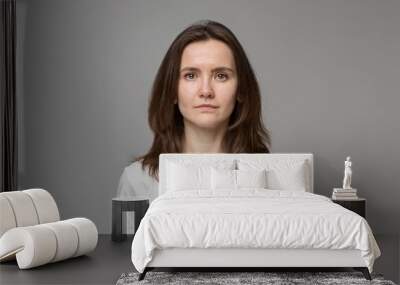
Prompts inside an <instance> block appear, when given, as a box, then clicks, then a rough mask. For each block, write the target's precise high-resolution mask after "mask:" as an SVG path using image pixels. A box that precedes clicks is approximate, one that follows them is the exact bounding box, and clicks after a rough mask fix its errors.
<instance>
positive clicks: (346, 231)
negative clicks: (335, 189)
mask: <svg viewBox="0 0 400 285" xmlns="http://www.w3.org/2000/svg"><path fill="white" fill-rule="evenodd" d="M170 247H179V248H188V247H194V248H302V249H304V248H306V249H313V248H318V249H358V250H360V251H361V256H362V258H363V259H364V260H365V264H366V266H367V267H368V269H369V271H370V272H372V268H373V264H374V261H375V259H376V258H377V257H379V256H380V250H379V247H378V245H377V243H376V241H375V239H374V236H373V234H372V231H371V229H370V227H369V225H368V223H367V221H366V220H365V219H364V218H362V217H361V216H359V215H357V214H355V213H353V212H352V211H349V210H347V209H344V208H342V207H341V206H339V205H337V204H335V203H333V202H332V201H331V200H330V199H329V198H327V197H324V196H321V195H317V194H312V193H307V192H299V191H283V190H281V191H279V190H266V189H246V190H240V191H233V192H231V191H228V190H227V191H225V192H219V193H218V194H217V196H216V193H208V192H205V191H203V192H199V191H180V192H170V193H166V194H163V195H161V196H159V197H158V198H156V199H155V200H154V201H153V202H152V203H151V205H150V207H149V209H148V211H147V213H146V215H145V217H144V218H143V219H142V221H141V223H140V226H139V228H138V230H137V232H136V234H135V237H134V239H133V242H132V262H133V265H134V266H135V268H136V269H137V270H138V271H139V272H143V270H144V268H145V267H146V265H147V264H148V263H149V262H150V261H151V259H152V255H153V251H154V249H156V248H158V249H163V248H170Z"/></svg>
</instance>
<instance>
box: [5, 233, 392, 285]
mask: <svg viewBox="0 0 400 285" xmlns="http://www.w3.org/2000/svg"><path fill="white" fill-rule="evenodd" d="M376 240H377V242H378V244H379V247H380V248H381V250H382V256H381V257H380V258H378V259H377V261H376V263H375V267H374V272H375V273H382V274H384V276H385V278H386V279H389V280H392V281H394V282H395V283H398V282H399V271H400V268H399V266H400V265H399V255H400V250H399V245H400V242H399V237H398V236H381V235H376ZM131 243H132V237H130V238H128V239H127V240H126V241H124V242H120V243H116V242H112V241H111V236H110V235H100V236H99V242H98V245H97V248H96V250H95V251H93V252H92V253H90V254H89V255H87V256H81V257H77V258H73V259H69V260H64V261H60V262H57V263H51V264H47V265H44V266H40V267H37V268H33V269H28V270H19V269H18V266H17V264H16V262H7V263H1V264H0V284H1V285H6V284H115V283H116V281H117V280H118V278H119V276H120V275H121V274H122V273H124V272H132V271H135V269H134V267H133V265H132V262H131V257H130V255H131Z"/></svg>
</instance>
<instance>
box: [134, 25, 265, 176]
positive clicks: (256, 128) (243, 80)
mask: <svg viewBox="0 0 400 285" xmlns="http://www.w3.org/2000/svg"><path fill="white" fill-rule="evenodd" d="M209 39H215V40H219V41H222V42H224V43H225V44H227V45H228V46H229V47H230V49H231V50H232V53H233V57H234V60H235V65H236V70H237V74H238V86H237V94H236V95H237V101H236V105H235V107H234V110H233V112H232V114H231V117H230V119H229V125H228V129H227V132H226V134H225V137H224V139H223V145H224V148H225V149H226V150H227V151H228V153H269V152H270V145H271V139H270V134H269V131H268V130H267V129H266V128H265V127H264V124H263V121H262V114H261V96H260V89H259V86H258V82H257V79H256V77H255V74H254V72H253V69H252V67H251V65H250V62H249V60H248V58H247V56H246V54H245V52H244V49H243V47H242V46H241V44H240V43H239V41H238V40H237V38H236V37H235V35H234V34H233V33H232V31H231V30H229V29H228V28H227V27H225V26H224V25H222V24H220V23H218V22H214V21H210V20H202V21H199V22H196V23H194V24H192V25H190V26H189V27H187V28H186V29H185V30H183V31H182V32H181V33H180V34H179V35H178V36H177V37H176V38H175V40H174V41H173V42H172V44H171V46H170V47H169V49H168V51H167V53H166V54H165V56H164V59H163V60H162V62H161V65H160V67H159V69H158V72H157V75H156V77H155V80H154V83H153V87H152V90H151V98H150V106H149V109H148V121H149V125H150V128H151V129H152V131H153V132H154V140H153V144H152V146H151V148H150V150H149V152H148V153H147V154H145V155H143V156H140V157H137V158H136V159H135V160H134V161H138V160H142V168H143V170H144V168H145V166H148V168H149V174H150V175H151V176H153V177H154V178H156V179H157V180H158V158H159V155H160V154H161V153H180V152H182V136H183V132H184V128H183V118H182V115H181V113H180V111H179V109H178V105H177V104H174V101H175V100H176V98H177V97H178V83H179V71H180V67H181V57H182V53H183V50H184V49H185V47H186V46H187V45H189V44H190V43H193V42H197V41H206V40H209Z"/></svg>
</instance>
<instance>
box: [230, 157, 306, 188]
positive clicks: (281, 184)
mask: <svg viewBox="0 0 400 285" xmlns="http://www.w3.org/2000/svg"><path fill="white" fill-rule="evenodd" d="M238 168H239V169H240V170H257V169H258V170H260V169H263V168H265V169H266V170H267V179H266V180H267V188H268V189H273V190H293V191H306V189H309V181H308V175H309V173H308V171H309V170H308V167H307V162H306V161H305V160H279V161H269V162H266V161H262V160H257V161H240V160H239V161H238Z"/></svg>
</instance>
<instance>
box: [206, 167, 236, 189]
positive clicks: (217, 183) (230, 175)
mask: <svg viewBox="0 0 400 285" xmlns="http://www.w3.org/2000/svg"><path fill="white" fill-rule="evenodd" d="M211 189H213V190H218V189H230V190H235V189H236V170H232V169H216V168H214V167H213V168H212V169H211Z"/></svg>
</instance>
